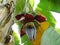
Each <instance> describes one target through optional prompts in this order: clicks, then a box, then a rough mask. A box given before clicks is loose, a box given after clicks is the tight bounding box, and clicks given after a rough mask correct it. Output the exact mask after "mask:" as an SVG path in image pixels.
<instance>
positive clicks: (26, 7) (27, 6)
mask: <svg viewBox="0 0 60 45" xmlns="http://www.w3.org/2000/svg"><path fill="white" fill-rule="evenodd" d="M28 12H29V0H26V3H25V6H24V13H28Z"/></svg>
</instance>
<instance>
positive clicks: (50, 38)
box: [41, 26, 60, 45]
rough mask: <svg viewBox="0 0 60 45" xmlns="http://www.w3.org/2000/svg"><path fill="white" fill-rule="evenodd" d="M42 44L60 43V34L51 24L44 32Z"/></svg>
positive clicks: (54, 44)
mask: <svg viewBox="0 0 60 45" xmlns="http://www.w3.org/2000/svg"><path fill="white" fill-rule="evenodd" d="M41 45H60V34H58V33H57V32H56V31H55V29H54V28H53V27H52V26H50V27H49V28H48V29H47V30H46V31H45V32H44V33H43V36H42V39H41Z"/></svg>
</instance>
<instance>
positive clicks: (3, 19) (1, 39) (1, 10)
mask: <svg viewBox="0 0 60 45" xmlns="http://www.w3.org/2000/svg"><path fill="white" fill-rule="evenodd" d="M9 1H10V0H9ZM8 12H9V10H8V9H7V8H6V7H4V5H3V6H2V7H0V45H14V41H13V40H14V39H13V36H11V35H10V37H11V38H12V39H11V41H9V42H8V43H6V44H5V41H6V40H5V37H6V36H7V35H9V33H8V32H10V31H11V30H12V29H11V26H12V24H13V18H12V14H11V15H9V13H8Z"/></svg>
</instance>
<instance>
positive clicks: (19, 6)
mask: <svg viewBox="0 0 60 45" xmlns="http://www.w3.org/2000/svg"><path fill="white" fill-rule="evenodd" d="M24 5H25V0H16V5H15V15H16V14H18V13H20V12H23V9H24Z"/></svg>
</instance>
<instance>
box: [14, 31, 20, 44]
mask: <svg viewBox="0 0 60 45" xmlns="http://www.w3.org/2000/svg"><path fill="white" fill-rule="evenodd" d="M13 37H14V43H15V45H20V44H19V43H20V40H19V38H18V36H17V34H16V33H15V32H13Z"/></svg>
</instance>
